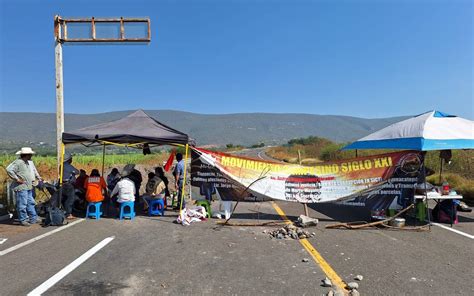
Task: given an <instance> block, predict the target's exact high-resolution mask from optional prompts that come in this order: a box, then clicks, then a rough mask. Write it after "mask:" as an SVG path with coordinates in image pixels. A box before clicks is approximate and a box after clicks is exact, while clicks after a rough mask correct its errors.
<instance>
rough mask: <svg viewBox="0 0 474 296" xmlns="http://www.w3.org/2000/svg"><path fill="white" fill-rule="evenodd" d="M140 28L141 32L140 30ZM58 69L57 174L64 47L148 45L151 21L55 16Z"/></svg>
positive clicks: (56, 63)
mask: <svg viewBox="0 0 474 296" xmlns="http://www.w3.org/2000/svg"><path fill="white" fill-rule="evenodd" d="M137 29H138V31H137ZM54 37H55V48H54V53H55V68H56V131H57V133H56V140H57V157H58V158H57V159H58V172H59V166H60V159H61V155H62V152H63V151H62V147H63V146H62V134H63V132H64V88H63V87H64V84H63V50H62V45H63V44H67V43H70V44H81V43H96V44H98V45H100V44H107V43H116V44H130V43H149V42H150V41H151V24H150V19H149V18H124V17H120V18H94V17H91V18H62V17H61V16H59V15H56V16H54Z"/></svg>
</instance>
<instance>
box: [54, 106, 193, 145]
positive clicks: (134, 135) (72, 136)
mask: <svg viewBox="0 0 474 296" xmlns="http://www.w3.org/2000/svg"><path fill="white" fill-rule="evenodd" d="M63 143H64V144H65V145H67V144H75V143H101V144H103V143H106V144H108V143H110V144H145V143H146V144H157V145H176V144H178V145H186V144H192V140H191V139H190V138H189V136H188V135H187V134H185V133H183V132H180V131H178V130H175V129H174V128H171V127H169V126H167V125H165V124H163V123H161V122H159V121H158V120H156V119H154V118H152V117H150V116H148V115H147V114H146V113H145V112H144V111H143V110H137V111H135V112H134V113H132V114H130V115H128V116H126V117H124V118H121V119H118V120H115V121H111V122H106V123H100V124H97V125H93V126H89V127H84V128H80V129H77V130H73V131H70V132H65V133H63Z"/></svg>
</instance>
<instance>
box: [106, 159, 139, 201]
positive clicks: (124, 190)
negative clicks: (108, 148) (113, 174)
mask: <svg viewBox="0 0 474 296" xmlns="http://www.w3.org/2000/svg"><path fill="white" fill-rule="evenodd" d="M133 169H134V165H131V164H127V165H126V166H125V167H124V168H123V170H122V173H121V174H120V175H121V176H122V179H120V181H118V182H117V185H115V187H114V190H112V193H111V194H110V196H112V202H113V203H114V205H115V207H117V208H118V207H120V204H121V203H123V202H128V201H133V202H134V201H135V184H134V183H133V181H132V180H130V179H129V178H128V177H129V175H130V173H131V172H132V170H133ZM115 195H116V196H115Z"/></svg>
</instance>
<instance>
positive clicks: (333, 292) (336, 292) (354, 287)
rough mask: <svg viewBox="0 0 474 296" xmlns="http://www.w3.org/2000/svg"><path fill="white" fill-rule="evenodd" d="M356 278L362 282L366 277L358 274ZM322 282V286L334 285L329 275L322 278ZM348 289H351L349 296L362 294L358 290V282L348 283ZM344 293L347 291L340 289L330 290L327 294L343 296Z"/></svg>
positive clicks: (329, 295)
mask: <svg viewBox="0 0 474 296" xmlns="http://www.w3.org/2000/svg"><path fill="white" fill-rule="evenodd" d="M354 279H355V280H356V281H359V282H360V281H362V280H363V279H364V277H363V276H362V275H357V276H356V277H355V278H354ZM321 282H322V284H321V286H323V287H332V283H331V280H330V279H328V278H327V277H326V278H325V279H324V280H321ZM346 289H348V290H349V296H360V293H359V291H357V289H359V284H358V283H356V282H350V283H347V285H346ZM343 295H345V293H344V292H342V291H340V290H330V291H329V292H328V293H327V294H326V296H343Z"/></svg>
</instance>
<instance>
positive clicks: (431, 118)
mask: <svg viewBox="0 0 474 296" xmlns="http://www.w3.org/2000/svg"><path fill="white" fill-rule="evenodd" d="M348 149H410V150H418V151H429V150H450V149H474V122H473V121H471V120H468V119H464V118H461V117H457V116H454V115H449V114H446V113H443V112H439V111H429V112H426V113H423V114H421V115H417V116H415V117H412V118H409V119H406V120H403V121H400V122H397V123H394V124H392V125H390V126H388V127H386V128H383V129H381V130H379V131H377V132H375V133H372V134H370V135H368V136H366V137H364V138H361V139H359V140H357V141H355V142H354V143H352V144H350V145H347V146H346V147H344V148H343V150H348Z"/></svg>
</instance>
